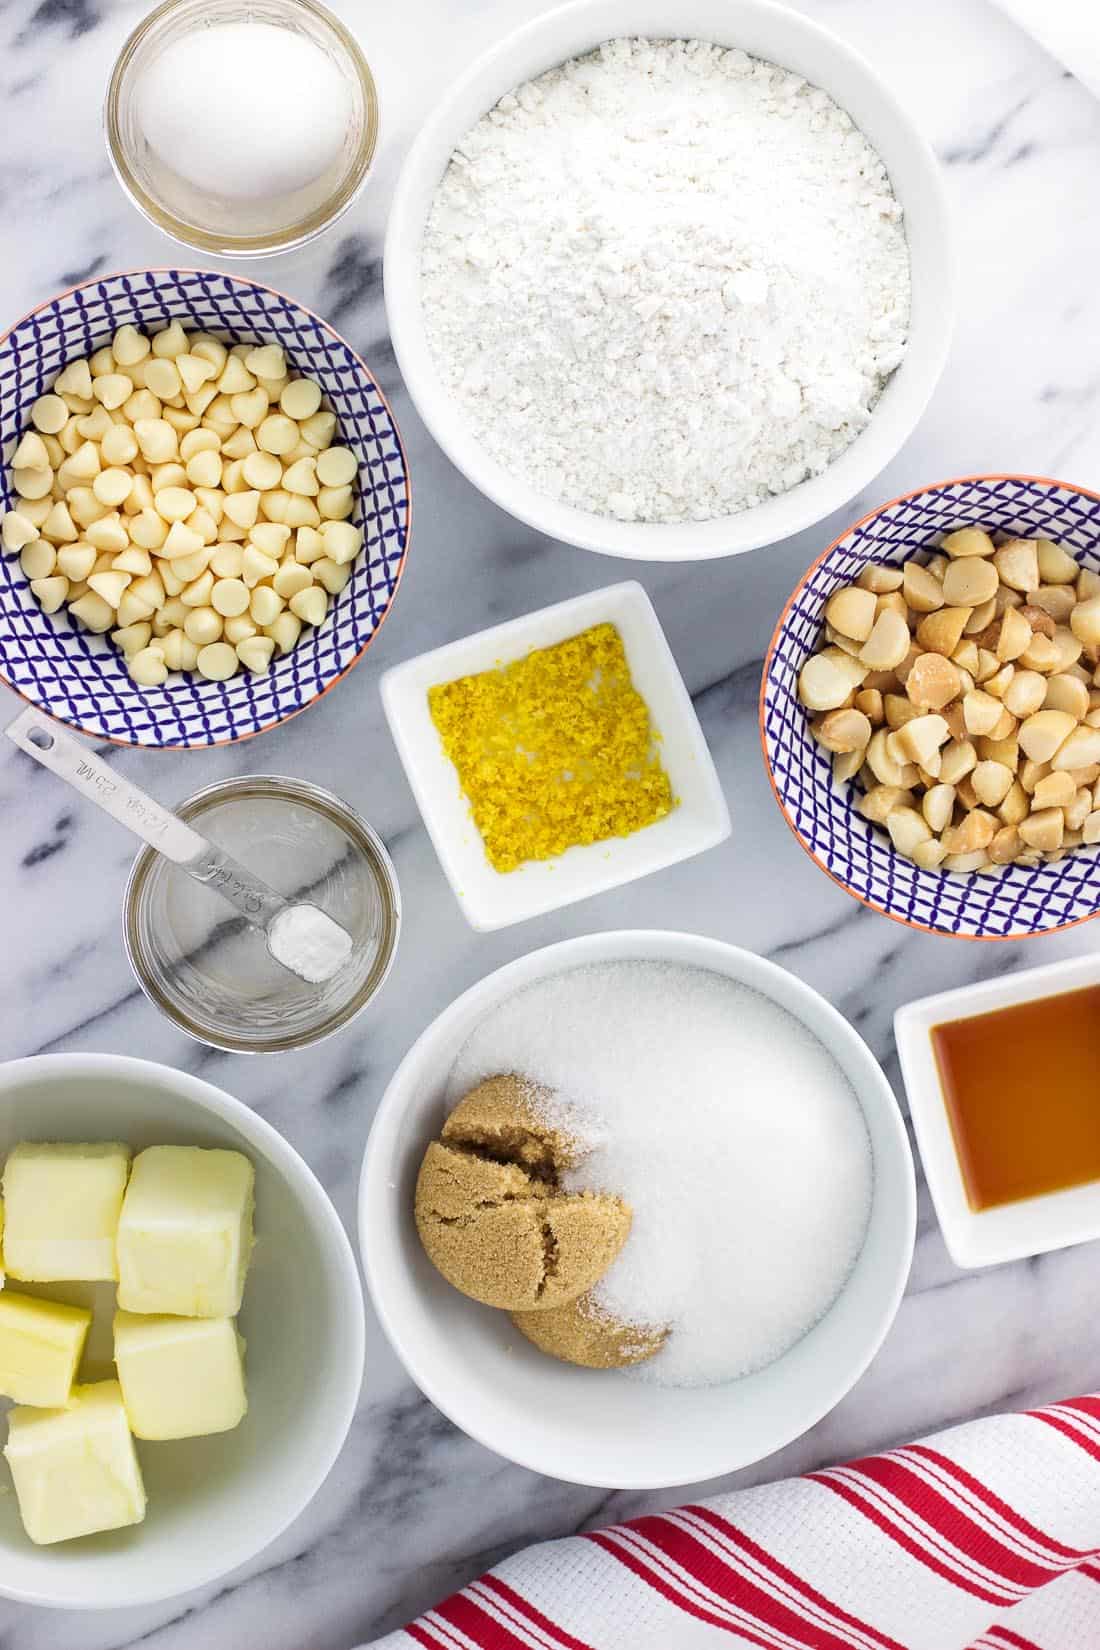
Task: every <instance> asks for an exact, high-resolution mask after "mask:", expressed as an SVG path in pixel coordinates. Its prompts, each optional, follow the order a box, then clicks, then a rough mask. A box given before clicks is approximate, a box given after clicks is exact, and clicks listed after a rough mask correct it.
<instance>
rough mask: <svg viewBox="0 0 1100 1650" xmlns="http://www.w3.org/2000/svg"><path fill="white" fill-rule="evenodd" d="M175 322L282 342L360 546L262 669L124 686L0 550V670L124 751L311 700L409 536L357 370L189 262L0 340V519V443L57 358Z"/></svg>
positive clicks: (391, 463)
mask: <svg viewBox="0 0 1100 1650" xmlns="http://www.w3.org/2000/svg"><path fill="white" fill-rule="evenodd" d="M176 319H178V320H180V321H182V322H183V324H184V325H185V326H186V325H188V324H190V325H192V326H195V327H197V328H201V329H202V330H204V331H208V332H213V333H215V334H217V335H218V336H219V337H221V338H223V339H224V340H225V341H226V342H229V343H243V342H249V343H251V342H257V343H261V342H262V343H270V342H277V343H280V344H282V346H283V348H284V349H285V351H286V355H287V359H288V362H289V363H290V366H291V369H292V370H293V371H295V372H297V373H301V374H304V375H305V376H307V377H310V378H314V379H316V381H317V382H318V383H319V384H320V385H321V388H322V390H323V392H324V397H325V404H326V405H327V406H329V407H331V409H332V411H333V412H335V413H336V415H337V418H338V420H339V432H340V439H341V440H342V442H343V443H344V444H345V445H346V446H348V447H350V448H351V449H352V451H353V452H354V453H355V454H356V456H357V458H358V460H359V478H358V497H357V500H356V508H355V514H354V516H353V517H352V520H353V521H354V523H355V525H356V526H358V527H361V528H362V530H363V540H364V543H363V549H362V551H361V552H360V554H359V557H358V559H357V561H356V563H355V566H354V570H353V573H352V577H351V578H350V579H349V581H348V583H347V584H346V585H345V587H344V589H343V590H342V591H341V592H340V594H339V596H337V597H336V598H335V600H334V601H333V603H332V605H331V607H330V609H329V612H328V615H327V616H326V618H325V621H324V623H323V624H322V625H320V626H319V627H318V628H317V629H316V630H312V631H307V632H306V633H305V634H304V635H303V638H302V640H301V641H300V642H299V644H298V646H297V647H296V648H295V649H294V651H293V652H292V653H289V654H287V655H286V656H285V657H283V658H281V659H277V660H276V661H275V662H274V663H273V665H272V667H271V669H270V671H268V673H267V674H266V675H262V676H252V675H250V674H248V673H246V672H242V673H241V674H240V675H238V676H235V677H234V678H233V679H232V680H231V681H228V682H208V681H203V680H202V679H201V678H200V677H198V676H191V675H181V674H176V675H174V676H170V677H169V679H168V681H167V682H166V683H165V684H164V686H163V687H159V688H139V687H137V686H136V685H135V683H133V682H132V681H131V680H130V677H129V675H128V674H127V671H126V668H125V664H124V662H123V659H122V655H121V654H120V653H119V652H118V651H117V650H116V649H115V648H114V647H113V646H112V645H111V643H110V642H109V641H108V639H107V638H106V637H104V636H93V635H92V634H90V633H89V632H88V631H86V630H84V629H82V627H81V626H80V625H79V624H77V622H76V621H75V620H73V619H72V618H70V617H69V616H68V614H67V613H66V612H65V611H64V610H62V611H61V612H59V613H55V614H53V615H49V614H46V613H43V611H42V609H41V608H40V607H39V605H38V603H37V602H36V600H35V598H34V596H33V595H32V593H31V591H30V589H29V587H28V584H27V580H26V578H25V576H24V574H23V572H22V569H21V568H20V565H19V557H18V555H3V556H0V677H2V679H3V680H4V681H6V682H7V683H8V685H9V686H10V687H12V688H14V689H15V691H16V692H17V693H19V694H21V695H22V696H23V698H25V699H29V700H30V701H31V702H32V703H33V704H35V705H37V706H38V707H39V709H41V710H43V711H45V712H46V713H47V714H48V715H50V716H55V717H57V718H58V719H59V720H61V721H63V722H67V723H68V724H69V725H70V726H71V727H73V728H75V729H77V730H78V731H79V732H81V733H86V734H90V735H92V736H93V737H95V738H99V739H108V740H112V741H114V742H115V743H117V744H123V745H144V746H151V747H160V748H166V749H187V748H192V749H194V748H201V747H205V746H208V745H221V744H229V743H232V742H233V741H234V740H237V739H247V738H250V737H251V736H252V735H254V734H257V733H262V732H264V731H265V729H267V728H272V727H275V726H277V725H278V724H279V723H280V722H285V721H286V720H287V719H288V718H289V717H291V716H295V715H297V713H298V712H299V711H302V710H304V709H305V708H306V706H307V705H310V704H312V703H313V701H314V700H315V699H318V698H320V696H321V695H322V694H323V693H326V692H327V691H328V689H329V688H331V687H333V686H334V685H335V684H336V683H337V682H338V681H339V680H340V678H341V677H342V676H344V675H345V674H346V673H347V672H348V671H349V670H350V669H351V667H352V666H353V665H354V664H355V663H356V662H357V660H358V659H359V658H360V657H361V656H362V654H363V653H364V651H365V650H366V648H367V647H369V645H370V643H371V641H372V640H373V639H374V636H375V634H376V633H377V631H378V628H379V626H380V625H381V624H382V621H383V620H384V619H385V617H386V615H387V613H388V612H389V609H390V605H391V603H392V602H393V598H394V596H395V594H396V591H397V586H398V582H399V580H400V577H401V572H402V569H403V566H404V562H405V555H406V550H407V547H408V537H409V516H410V491H409V472H408V465H407V463H406V459H405V453H404V449H403V447H402V444H401V437H400V435H399V433H398V429H397V425H396V424H395V422H394V419H393V415H392V413H391V412H390V409H389V406H388V405H387V403H386V399H385V397H384V395H383V394H382V391H381V390H380V389H379V387H378V384H377V382H376V381H375V379H374V377H373V376H372V375H371V372H370V370H369V369H368V367H367V366H366V364H365V363H364V362H363V361H362V360H361V359H360V358H359V356H358V355H356V353H355V351H354V350H353V349H352V348H351V347H350V345H348V344H346V343H345V342H344V340H343V339H342V338H341V337H340V336H339V334H338V333H336V332H334V331H333V329H332V328H331V327H330V326H328V325H327V323H326V322H324V321H323V320H321V318H320V317H319V316H317V315H314V314H313V313H312V311H310V310H308V309H305V308H304V307H303V306H302V305H301V304H298V303H296V302H295V301H294V300H293V299H292V298H287V297H284V296H283V294H282V293H279V292H275V291H273V290H272V289H271V288H270V287H265V286H260V285H258V284H257V283H256V282H254V281H248V280H243V279H242V278H240V277H239V276H232V275H221V274H218V273H215V272H213V271H202V270H190V269H146V270H136V271H134V272H132V273H130V274H118V275H107V276H104V277H103V278H102V279H99V280H94V281H87V282H85V283H84V284H83V285H82V286H78V287H74V288H73V289H72V290H71V291H69V292H64V293H62V294H61V295H60V296H59V297H56V298H51V299H50V300H49V302H48V303H45V304H42V305H40V306H39V308H38V309H35V310H32V311H31V313H30V314H29V315H27V316H25V317H24V318H23V320H21V321H19V322H17V323H16V325H15V326H14V327H12V329H11V331H10V332H8V333H7V334H6V335H5V336H4V337H3V338H0V434H2V439H3V459H4V463H3V465H2V467H0V514H2V513H3V512H4V511H5V510H8V509H10V508H11V506H12V503H13V498H12V494H11V479H10V475H9V473H8V464H9V462H10V456H11V451H12V450H13V448H14V446H15V443H16V441H17V440H18V438H19V435H20V433H21V432H22V430H23V428H24V427H25V425H26V423H27V419H28V416H29V412H30V408H31V406H32V404H33V403H34V401H35V400H36V399H37V397H38V396H40V395H42V394H43V393H44V392H45V391H46V390H48V389H50V388H51V386H52V384H53V382H54V380H55V379H56V377H57V375H58V373H59V372H61V370H62V368H63V367H64V366H65V364H66V362H68V361H70V360H72V359H73V358H74V357H78V356H83V355H88V354H89V353H90V352H91V351H93V350H95V349H98V348H100V347H101V346H102V345H103V344H105V343H107V342H109V341H110V339H111V337H112V335H113V334H114V332H115V330H116V329H117V328H118V327H120V326H123V325H124V324H126V323H130V324H132V325H134V326H137V327H139V328H142V329H143V330H148V329H153V330H156V329H158V328H160V327H163V326H167V324H168V323H169V322H170V321H172V320H176Z"/></svg>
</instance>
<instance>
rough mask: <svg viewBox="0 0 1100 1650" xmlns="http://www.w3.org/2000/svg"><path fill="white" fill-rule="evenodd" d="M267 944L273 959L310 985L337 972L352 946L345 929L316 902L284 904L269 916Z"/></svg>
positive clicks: (321, 983)
mask: <svg viewBox="0 0 1100 1650" xmlns="http://www.w3.org/2000/svg"><path fill="white" fill-rule="evenodd" d="M267 946H268V950H269V951H270V952H271V955H272V956H273V957H274V958H275V961H276V962H278V963H282V965H283V967H284V968H289V969H290V971H291V973H292V974H297V975H298V977H299V979H302V980H306V981H308V982H309V984H310V985H323V984H324V982H325V981H326V980H331V979H332V977H333V975H334V974H338V973H339V972H340V970H341V968H343V966H344V964H345V963H346V962H347V960H348V958H349V957H350V956H351V953H352V950H353V949H354V946H353V942H352V937H351V935H350V934H349V933H348V931H347V929H346V928H341V926H340V924H339V923H338V922H335V921H334V920H333V918H332V917H330V916H329V915H328V913H327V911H322V910H321V909H320V907H319V906H316V905H307V904H304V905H288V906H286V907H285V909H284V910H282V911H280V912H279V913H278V915H277V916H276V917H275V918H274V919H273V921H272V923H271V927H270V928H269V929H268V931H267Z"/></svg>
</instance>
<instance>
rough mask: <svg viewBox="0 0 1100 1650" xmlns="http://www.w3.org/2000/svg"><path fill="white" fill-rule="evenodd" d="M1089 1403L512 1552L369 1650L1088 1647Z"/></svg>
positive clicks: (1092, 1428) (1099, 1420)
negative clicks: (458, 1591) (486, 1573)
mask: <svg viewBox="0 0 1100 1650" xmlns="http://www.w3.org/2000/svg"><path fill="white" fill-rule="evenodd" d="M1098 1555H1100V1395H1096V1396H1092V1397H1086V1398H1074V1399H1071V1400H1069V1401H1068V1402H1066V1403H1063V1404H1054V1405H1052V1406H1051V1407H1050V1408H1048V1409H1040V1410H1033V1411H1030V1412H1029V1413H1027V1414H1022V1415H1004V1416H998V1417H994V1418H992V1419H989V1420H984V1421H974V1422H970V1423H969V1424H967V1425H965V1426H960V1427H955V1428H953V1429H952V1430H951V1431H950V1432H945V1433H940V1434H939V1435H938V1436H936V1437H935V1438H931V1439H928V1440H927V1441H925V1442H924V1443H919V1444H911V1445H909V1446H908V1447H907V1448H905V1449H897V1450H890V1451H889V1452H888V1453H887V1454H884V1455H874V1456H869V1457H867V1458H866V1459H864V1460H859V1461H850V1462H849V1463H848V1464H847V1465H846V1466H842V1467H831V1468H828V1469H827V1470H825V1471H823V1472H813V1473H810V1474H809V1475H808V1476H807V1477H805V1478H796V1479H789V1480H787V1481H786V1482H784V1483H779V1484H769V1485H764V1486H761V1487H759V1488H756V1489H749V1490H740V1491H736V1492H734V1493H732V1494H729V1495H722V1496H718V1497H716V1498H715V1499H713V1500H710V1501H701V1502H698V1503H696V1504H694V1505H691V1506H684V1507H680V1508H678V1509H677V1510H676V1511H675V1512H668V1513H661V1514H658V1515H656V1516H653V1517H649V1518H638V1519H634V1520H632V1521H631V1522H630V1523H629V1524H620V1525H616V1526H614V1527H613V1528H611V1529H606V1530H598V1531H595V1532H593V1533H591V1534H588V1535H580V1536H569V1537H568V1538H566V1539H565V1540H563V1541H551V1542H547V1543H545V1544H544V1545H542V1546H538V1547H530V1548H528V1549H527V1550H526V1551H525V1552H521V1553H518V1554H517V1555H516V1556H515V1557H514V1558H510V1559H508V1560H507V1561H506V1562H505V1563H503V1564H501V1565H499V1566H498V1567H497V1569H495V1570H491V1571H490V1572H489V1574H488V1575H484V1576H482V1577H481V1579H480V1580H479V1581H475V1582H472V1583H471V1585H470V1586H469V1587H466V1588H464V1589H463V1591H462V1592H461V1593H455V1594H454V1596H453V1597H451V1598H449V1599H447V1600H445V1601H444V1603H442V1604H439V1605H437V1606H436V1608H435V1609H434V1610H429V1611H428V1613H427V1615H424V1616H421V1617H420V1618H419V1619H418V1620H417V1621H414V1622H412V1623H411V1624H410V1625H409V1626H408V1627H405V1628H403V1629H402V1630H401V1631H400V1632H397V1633H391V1634H390V1635H389V1636H388V1637H387V1638H384V1639H381V1640H379V1641H378V1642H377V1644H376V1645H375V1646H374V1647H373V1650H414V1647H416V1650H750V1647H751V1650H1100V1561H1098Z"/></svg>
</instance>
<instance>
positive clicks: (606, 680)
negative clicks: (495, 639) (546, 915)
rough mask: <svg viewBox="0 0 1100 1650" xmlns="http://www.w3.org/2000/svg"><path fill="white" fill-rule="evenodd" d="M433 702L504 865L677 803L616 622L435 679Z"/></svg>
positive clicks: (606, 832)
mask: <svg viewBox="0 0 1100 1650" xmlns="http://www.w3.org/2000/svg"><path fill="white" fill-rule="evenodd" d="M428 706H429V709H430V711H431V717H432V721H433V722H434V723H435V726H436V729H437V730H438V732H439V736H440V738H441V739H442V741H443V749H444V750H445V751H446V753H447V755H448V756H449V757H450V759H451V761H452V762H453V763H454V765H455V767H456V769H457V770H458V778H459V782H460V784H461V786H462V789H463V791H464V792H465V794H466V796H467V798H468V800H469V802H470V807H471V810H472V812H473V817H474V823H475V824H476V825H477V828H478V830H479V831H480V832H481V836H482V839H483V841H484V843H485V851H486V853H487V854H488V856H489V863H490V864H491V865H492V866H493V868H494V869H495V870H497V871H514V870H515V869H516V867H517V866H519V865H522V864H523V863H524V861H525V860H531V859H554V858H556V856H557V855H558V854H564V853H565V851H566V849H567V848H573V847H577V846H578V845H581V844H587V843H592V842H604V841H606V840H607V839H608V838H610V837H616V836H630V835H631V834H632V833H633V832H634V831H640V830H642V829H643V828H644V827H645V826H647V825H652V824H654V823H655V822H656V821H657V820H658V819H663V818H664V816H665V815H666V814H668V813H670V812H671V811H672V809H673V808H674V807H675V806H676V802H677V799H676V798H675V797H674V796H673V794H672V786H671V785H670V783H669V779H668V775H667V774H666V773H665V771H664V768H663V767H662V766H661V760H660V757H659V755H658V753H657V741H656V737H655V735H654V732H653V729H652V727H651V725H650V720H649V709H648V707H647V705H646V702H645V700H644V699H643V698H642V696H641V694H640V693H639V692H638V690H637V688H636V687H635V686H634V683H633V681H632V680H631V676H630V666H629V664H628V663H627V658H626V651H625V649H624V647H623V642H622V637H621V636H620V635H619V632H618V630H617V629H616V628H615V626H614V625H612V624H600V625H594V626H593V627H592V629H590V630H585V631H582V632H581V634H580V635H579V636H571V637H570V638H569V639H568V640H567V641H564V642H558V643H556V644H555V646H553V647H545V648H537V649H536V650H535V651H534V652H533V653H529V654H528V655H527V657H526V658H525V659H517V660H516V661H515V663H513V664H510V665H505V666H503V667H500V668H498V669H495V670H485V671H481V672H480V673H479V674H478V675H476V676H462V677H460V678H459V679H458V680H457V681H454V682H447V683H446V684H445V685H443V686H440V687H433V688H429V690H428Z"/></svg>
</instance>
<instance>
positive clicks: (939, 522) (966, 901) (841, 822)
mask: <svg viewBox="0 0 1100 1650" xmlns="http://www.w3.org/2000/svg"><path fill="white" fill-rule="evenodd" d="M964 524H975V525H981V526H983V527H986V528H989V529H995V528H999V529H1001V530H1003V531H1005V532H1008V533H1012V534H1014V535H1018V536H1020V537H1023V538H1027V537H1031V538H1051V539H1056V540H1057V541H1058V542H1059V543H1061V544H1062V545H1063V546H1064V547H1065V548H1066V549H1067V550H1068V551H1069V552H1070V553H1071V554H1072V555H1074V556H1075V557H1076V558H1077V560H1078V561H1079V562H1080V563H1081V565H1082V567H1089V568H1091V569H1093V570H1094V571H1096V572H1100V495H1098V494H1096V493H1090V492H1088V491H1087V490H1086V489H1085V488H1083V487H1075V486H1073V485H1072V484H1070V483H1069V482H1064V481H1050V480H1047V479H1046V478H1045V477H1043V476H1011V475H992V476H964V477H962V478H961V479H959V480H957V481H944V482H939V483H937V484H936V485H934V486H931V487H922V488H920V489H919V491H917V492H915V493H907V494H905V496H904V497H903V498H896V499H893V500H892V501H891V502H890V503H889V504H884V505H883V506H882V507H881V508H880V509H878V510H874V511H872V513H871V514H870V515H869V516H864V517H863V519H862V521H857V522H856V524H855V526H854V527H850V528H849V529H848V531H847V532H846V533H844V534H842V536H841V537H840V538H838V539H837V540H836V542H835V543H834V544H831V545H830V546H829V548H828V549H827V550H826V551H825V554H824V555H823V556H821V557H820V558H819V560H817V561H816V562H815V563H814V565H813V566H812V567H811V568H810V570H809V572H808V573H807V574H806V576H805V578H804V579H803V580H802V582H801V583H800V584H799V586H798V588H797V589H796V590H795V592H794V594H793V595H792V597H791V599H790V601H789V602H788V603H787V605H786V607H785V608H784V610H783V612H782V614H781V615H780V619H779V623H778V625H777V626H776V629H775V634H774V636H773V637H772V640H771V646H770V647H769V649H768V654H767V657H766V659H765V661H764V679H763V684H762V687H761V691H760V737H761V741H762V744H763V747H764V759H765V761H766V763H767V765H768V770H769V773H770V775H771V781H772V788H773V790H774V791H775V795H776V800H777V801H778V803H779V806H780V807H781V808H782V810H783V813H784V814H785V816H786V819H787V823H788V824H789V825H790V827H791V829H792V830H793V832H794V834H795V836H796V837H797V838H798V840H799V842H800V843H801V844H802V846H803V847H804V848H805V850H806V852H807V853H808V854H809V855H810V857H811V858H812V859H813V860H815V861H816V863H817V864H818V865H820V866H821V869H822V870H823V871H826V872H827V873H828V874H829V876H831V877H832V878H833V880H834V882H838V883H839V884H840V885H841V887H842V888H845V889H847V891H848V893H850V894H853V895H854V896H855V898H856V899H858V900H862V901H863V903H864V904H865V905H869V906H871V907H872V909H873V910H876V911H882V912H883V913H884V914H885V915H886V916H888V917H893V918H894V919H895V921H897V922H903V923H907V924H908V925H909V926H910V927H911V928H920V929H927V930H928V931H929V932H931V933H936V934H955V935H959V936H961V937H963V938H964V939H980V940H1016V939H1026V938H1028V937H1029V936H1031V935H1033V934H1045V933H1052V932H1053V931H1054V930H1056V929H1059V928H1069V927H1072V925H1073V924H1074V923H1078V922H1085V921H1086V920H1087V919H1088V918H1089V917H1094V916H1096V914H1097V912H1098V911H1100V849H1098V848H1076V849H1074V850H1073V851H1072V852H1070V853H1068V854H1067V855H1066V857H1065V858H1064V859H1061V860H1058V861H1056V862H1054V863H1051V864H1044V865H1040V866H1037V867H1036V868H1035V869H1033V870H1029V869H1027V868H1025V867H1021V866H1010V867H1009V868H1008V869H1007V870H1006V871H1005V872H1004V873H1003V874H1002V875H1000V876H995V877H994V876H982V875H977V876H974V875H971V876H963V875H959V874H957V873H954V874H952V873H948V872H944V871H922V870H920V869H919V868H918V867H917V866H916V865H913V864H912V863H911V862H910V861H909V860H907V859H902V858H901V856H900V855H899V854H896V853H895V852H894V848H893V845H892V843H891V841H890V838H889V837H888V836H887V835H886V833H885V831H882V830H881V829H880V828H879V827H877V826H875V825H871V824H869V823H868V821H867V820H865V819H864V818H863V817H862V816H861V815H860V814H859V813H857V812H856V808H855V803H856V801H857V800H858V797H859V794H860V792H859V788H858V786H857V785H856V784H855V782H852V783H849V784H846V785H840V784H838V783H837V782H836V780H835V779H834V778H833V773H832V766H831V761H830V758H829V755H828V753H827V752H826V751H823V750H822V748H821V746H820V745H819V744H818V743H817V742H816V740H814V739H813V737H812V736H811V734H810V729H809V720H808V718H807V715H806V712H805V710H804V709H803V707H802V706H801V704H800V703H799V700H798V691H797V690H798V673H799V671H800V670H801V668H802V666H803V664H804V663H805V661H806V659H807V657H808V656H809V654H810V653H811V652H812V651H813V649H814V648H815V647H816V645H817V643H818V639H819V637H820V634H821V627H822V622H823V614H824V608H825V603H826V602H827V601H828V599H829V597H830V596H831V595H832V593H833V591H834V590H835V589H836V588H837V586H838V585H841V584H848V583H850V582H851V581H852V580H853V579H854V578H855V577H856V576H857V575H858V573H859V571H860V569H861V568H862V566H863V564H864V563H865V562H867V561H881V562H891V563H895V564H897V563H899V562H903V561H905V560H906V558H907V557H909V556H911V555H913V554H915V552H917V551H918V550H927V549H930V548H932V547H933V546H934V545H935V544H936V543H937V542H938V539H939V535H940V534H942V533H945V532H949V531H950V530H951V529H952V528H954V527H960V526H963V525H964Z"/></svg>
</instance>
